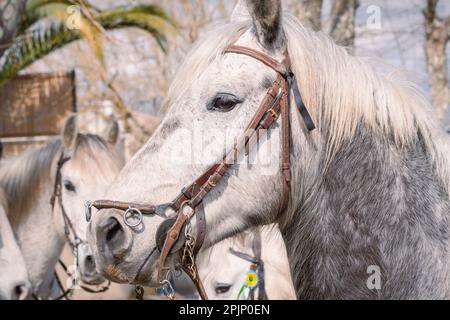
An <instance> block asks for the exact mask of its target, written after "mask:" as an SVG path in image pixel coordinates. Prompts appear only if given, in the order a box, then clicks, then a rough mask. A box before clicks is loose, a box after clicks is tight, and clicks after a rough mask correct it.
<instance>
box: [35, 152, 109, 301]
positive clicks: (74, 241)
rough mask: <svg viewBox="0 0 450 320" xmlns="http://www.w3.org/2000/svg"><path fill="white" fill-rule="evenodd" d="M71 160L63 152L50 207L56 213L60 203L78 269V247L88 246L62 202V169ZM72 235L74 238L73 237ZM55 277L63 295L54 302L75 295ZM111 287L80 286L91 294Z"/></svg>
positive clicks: (57, 165)
mask: <svg viewBox="0 0 450 320" xmlns="http://www.w3.org/2000/svg"><path fill="white" fill-rule="evenodd" d="M69 160H70V156H65V155H64V152H61V155H60V156H59V159H58V162H57V164H56V176H55V183H54V185H53V194H52V196H51V198H50V205H51V206H52V212H54V210H55V204H56V200H57V201H58V205H59V207H60V209H61V215H62V218H63V222H64V234H65V236H66V239H67V242H68V243H69V245H70V248H71V249H72V253H73V255H74V256H75V261H76V266H77V268H78V247H79V245H80V244H86V243H87V242H86V241H83V240H82V239H81V238H80V237H79V236H78V234H77V232H76V230H75V228H74V226H73V223H72V221H71V220H70V218H69V216H68V215H67V212H66V209H65V208H64V205H63V200H62V175H61V169H62V167H63V166H64V164H65V163H66V162H67V161H69ZM71 234H72V237H71ZM58 262H59V264H60V265H61V267H62V269H63V270H64V272H65V273H66V274H67V275H68V276H69V277H70V274H69V272H68V268H67V266H66V265H65V264H64V262H63V261H62V260H61V259H59V260H58ZM54 275H55V279H56V282H57V284H58V286H59V288H60V290H61V292H62V293H61V295H59V296H58V297H57V298H55V299H54V300H61V299H64V298H68V297H70V296H71V294H72V293H73V290H74V289H72V288H67V289H64V287H63V285H62V282H61V280H60V279H59V277H58V274H57V273H56V271H55V272H54ZM109 286H110V281H108V282H107V283H106V284H105V285H102V286H100V287H99V288H98V289H93V288H90V287H87V286H84V285H80V287H81V288H82V289H83V290H84V291H86V292H89V293H101V292H105V291H107V290H108V289H109ZM33 297H34V299H36V300H41V299H42V297H38V296H36V295H34V294H33Z"/></svg>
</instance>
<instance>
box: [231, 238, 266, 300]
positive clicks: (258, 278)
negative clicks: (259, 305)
mask: <svg viewBox="0 0 450 320" xmlns="http://www.w3.org/2000/svg"><path fill="white" fill-rule="evenodd" d="M252 251H253V256H250V255H248V254H246V253H243V252H239V251H236V250H234V249H233V248H230V253H231V254H233V255H235V256H236V257H238V258H241V259H244V260H245V261H248V262H250V263H251V265H250V270H249V272H248V273H247V275H246V277H245V282H244V284H243V285H242V286H241V289H240V290H239V294H238V296H237V299H236V300H239V298H240V297H241V295H243V292H244V290H245V288H248V289H249V290H250V294H249V296H248V298H250V300H255V290H256V289H259V291H258V300H267V293H266V286H265V273H264V261H263V260H262V259H261V234H260V233H259V232H258V233H256V234H255V237H254V238H253V242H252ZM253 282H254V283H253Z"/></svg>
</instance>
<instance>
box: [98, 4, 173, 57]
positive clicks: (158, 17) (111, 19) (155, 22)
mask: <svg viewBox="0 0 450 320" xmlns="http://www.w3.org/2000/svg"><path fill="white" fill-rule="evenodd" d="M97 19H98V21H100V23H101V25H102V26H103V27H104V28H105V29H117V28H123V27H137V28H140V29H143V30H145V31H147V32H149V33H150V34H151V35H152V36H153V37H154V38H155V40H156V42H157V43H158V45H159V46H160V48H161V49H162V50H163V51H164V52H166V51H167V37H166V35H167V34H171V33H174V32H175V30H176V28H177V25H176V23H175V21H173V20H172V19H171V18H170V17H169V16H167V14H166V13H165V12H164V10H162V8H161V7H159V6H157V5H141V6H136V7H131V8H116V9H112V10H107V11H103V12H101V13H100V14H99V15H98V16H97Z"/></svg>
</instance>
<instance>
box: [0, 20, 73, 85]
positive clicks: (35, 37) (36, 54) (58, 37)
mask: <svg viewBox="0 0 450 320" xmlns="http://www.w3.org/2000/svg"><path fill="white" fill-rule="evenodd" d="M80 36H81V35H80V34H79V33H78V34H77V33H75V32H71V31H70V30H69V29H67V28H66V27H65V26H63V25H52V26H51V27H49V28H48V29H46V30H45V31H42V30H35V31H31V32H28V33H26V34H24V35H22V36H20V37H17V38H16V39H15V41H14V43H13V45H12V46H11V47H10V48H8V50H7V51H6V52H5V54H4V55H3V57H2V58H1V59H0V84H2V83H3V82H5V81H7V80H8V79H11V78H12V77H14V76H15V75H17V73H18V72H19V71H20V70H22V69H24V68H25V67H27V66H28V65H30V64H31V63H32V62H33V61H35V60H36V59H38V58H40V57H43V56H44V55H46V54H48V53H50V52H52V51H54V50H55V49H57V48H60V47H62V46H64V45H65V44H67V43H70V42H72V41H74V40H77V39H79V38H80Z"/></svg>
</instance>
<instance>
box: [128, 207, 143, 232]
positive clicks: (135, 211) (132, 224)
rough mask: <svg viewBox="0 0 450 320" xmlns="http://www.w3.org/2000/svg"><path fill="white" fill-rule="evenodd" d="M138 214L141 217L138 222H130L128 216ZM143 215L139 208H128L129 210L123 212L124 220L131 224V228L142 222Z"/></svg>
mask: <svg viewBox="0 0 450 320" xmlns="http://www.w3.org/2000/svg"><path fill="white" fill-rule="evenodd" d="M133 213H135V214H137V215H138V217H139V219H138V221H137V222H136V223H129V222H128V218H129V217H130V216H131V215H132V214H133ZM142 219H143V215H142V212H141V211H140V210H139V209H137V208H131V207H130V208H128V209H127V211H125V213H124V214H123V222H124V223H125V224H126V225H127V226H129V227H130V228H135V227H137V226H138V225H140V224H141V223H142Z"/></svg>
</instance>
